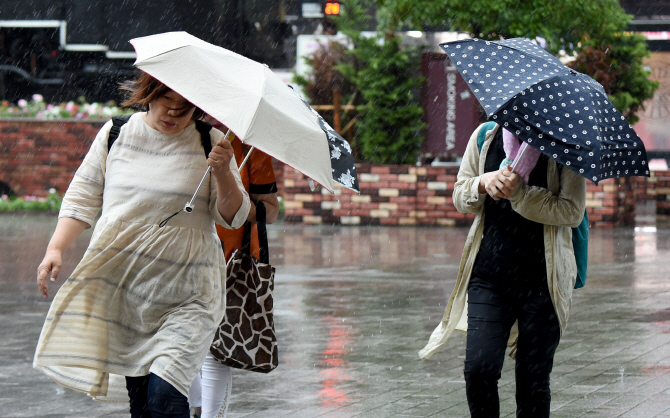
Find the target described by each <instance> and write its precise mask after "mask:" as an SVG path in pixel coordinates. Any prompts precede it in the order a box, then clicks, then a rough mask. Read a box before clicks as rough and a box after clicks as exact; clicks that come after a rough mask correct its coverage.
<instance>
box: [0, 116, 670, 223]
mask: <svg viewBox="0 0 670 418" xmlns="http://www.w3.org/2000/svg"><path fill="white" fill-rule="evenodd" d="M104 122H105V121H88V122H82V121H77V120H73V121H63V120H60V121H37V120H28V119H14V120H11V119H4V120H0V181H4V182H6V183H8V184H9V185H10V187H12V188H13V189H14V190H15V191H16V192H17V194H19V195H35V196H44V195H46V193H47V191H48V190H49V189H50V188H52V187H53V188H56V190H57V191H58V192H59V193H61V194H62V193H64V192H65V190H67V187H68V185H69V183H70V181H71V180H72V176H73V175H74V172H75V171H76V170H77V167H79V165H80V164H81V161H82V159H83V158H84V156H85V155H86V152H87V151H88V149H89V147H90V145H91V142H92V141H93V139H94V138H95V135H96V133H97V132H98V130H99V129H100V128H101V127H102V125H103V123H104ZM273 165H274V167H275V173H276V176H277V185H278V188H279V193H280V194H282V195H283V196H284V205H285V220H286V222H294V223H300V222H302V223H306V224H319V223H328V224H330V223H332V224H344V225H436V226H455V225H468V224H470V222H471V221H472V215H468V214H462V213H458V212H457V211H456V209H455V208H454V205H453V203H452V199H451V194H452V193H453V188H454V183H455V181H456V174H457V173H458V167H415V166H379V165H372V164H360V165H358V166H357V169H358V173H359V180H360V185H361V194H360V195H358V194H356V193H353V192H351V191H349V190H347V189H342V188H337V189H336V194H335V195H331V194H330V193H328V192H327V191H325V190H320V191H316V192H312V191H311V190H310V188H309V184H308V181H307V179H306V178H305V177H304V176H303V175H302V174H300V173H299V172H297V171H295V170H293V169H292V168H290V167H288V166H285V165H283V164H281V163H279V162H277V161H274V162H273ZM654 198H655V199H656V200H657V204H658V213H659V214H660V215H667V216H670V172H655V173H653V175H652V177H651V178H650V179H646V178H643V177H630V178H621V179H610V180H606V181H603V182H600V184H599V185H598V186H596V185H594V184H592V183H589V184H588V188H587V202H586V204H587V210H588V213H589V219H590V220H591V223H592V224H593V225H594V226H596V227H612V226H615V225H626V224H631V223H633V222H634V211H635V202H636V200H637V201H639V200H645V199H654Z"/></svg>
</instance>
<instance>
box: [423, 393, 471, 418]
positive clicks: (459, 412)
mask: <svg viewBox="0 0 670 418" xmlns="http://www.w3.org/2000/svg"><path fill="white" fill-rule="evenodd" d="M432 416H433V417H445V418H446V417H449V418H451V417H454V418H455V417H459V418H465V417H469V416H470V409H469V408H468V403H467V401H466V400H465V392H464V393H463V399H462V401H461V402H459V403H456V404H453V405H452V406H451V407H449V408H447V409H445V410H443V411H440V412H438V413H437V414H433V415H432Z"/></svg>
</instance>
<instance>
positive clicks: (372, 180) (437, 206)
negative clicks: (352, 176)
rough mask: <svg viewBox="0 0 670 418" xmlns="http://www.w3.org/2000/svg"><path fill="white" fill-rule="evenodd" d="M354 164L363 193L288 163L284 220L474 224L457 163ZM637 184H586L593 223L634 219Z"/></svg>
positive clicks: (604, 224)
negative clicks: (460, 206)
mask: <svg viewBox="0 0 670 418" xmlns="http://www.w3.org/2000/svg"><path fill="white" fill-rule="evenodd" d="M356 168H357V170H358V179H359V182H360V186H361V194H360V195H356V194H355V193H353V192H352V191H350V190H347V189H343V188H340V187H337V188H336V190H335V194H334V195H331V194H330V193H329V192H328V191H326V190H321V191H318V192H312V191H311V190H310V188H309V184H308V180H307V178H305V177H304V176H303V175H302V174H300V173H299V172H297V171H295V170H293V169H292V168H290V167H285V168H284V187H283V189H280V191H281V192H282V193H283V195H284V200H285V218H284V219H285V221H286V222H292V223H306V224H320V223H327V224H343V225H437V226H455V225H469V224H470V223H471V222H472V219H473V215H470V214H464V213H459V212H458V211H456V208H454V205H453V202H452V198H451V195H452V193H453V191H454V183H455V182H456V175H457V173H458V167H415V166H375V165H370V164H360V165H357V166H356ZM668 174H669V175H670V173H668ZM642 184H646V183H645V182H642ZM639 185H640V182H639V181H638V180H635V179H631V178H620V179H608V180H605V181H602V182H600V183H599V184H598V185H597V186H596V185H595V184H593V183H592V182H588V183H587V192H586V210H587V212H588V215H589V221H590V223H591V225H592V226H594V227H605V228H610V227H614V226H618V225H630V224H632V223H634V222H635V200H636V191H638V192H639V188H640V186H639ZM668 196H670V176H669V177H668ZM668 203H669V204H670V198H669V199H668ZM668 214H670V206H668Z"/></svg>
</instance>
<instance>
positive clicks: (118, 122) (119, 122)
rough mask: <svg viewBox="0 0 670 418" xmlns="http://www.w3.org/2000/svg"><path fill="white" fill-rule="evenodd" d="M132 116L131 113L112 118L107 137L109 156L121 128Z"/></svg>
mask: <svg viewBox="0 0 670 418" xmlns="http://www.w3.org/2000/svg"><path fill="white" fill-rule="evenodd" d="M131 116H133V114H132V113H130V114H128V115H118V116H112V128H111V129H110V130H109V136H108V137H107V153H108V154H109V151H110V150H111V149H112V145H114V141H116V138H118V137H119V133H120V132H121V127H122V126H123V125H125V124H126V123H127V122H128V121H129V120H130V117H131Z"/></svg>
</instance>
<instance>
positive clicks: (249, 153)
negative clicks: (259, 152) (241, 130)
mask: <svg viewBox="0 0 670 418" xmlns="http://www.w3.org/2000/svg"><path fill="white" fill-rule="evenodd" d="M255 148H256V147H251V148H250V149H249V152H247V155H246V156H245V157H244V161H242V164H240V166H239V167H237V171H238V172H239V171H241V170H242V167H244V164H246V163H247V160H248V159H249V157H250V156H251V153H252V152H253V151H254V149H255Z"/></svg>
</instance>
